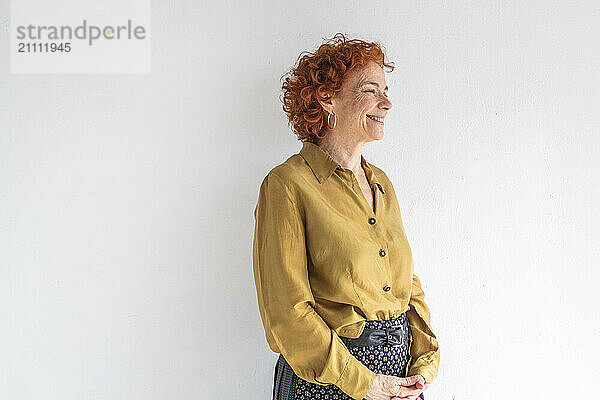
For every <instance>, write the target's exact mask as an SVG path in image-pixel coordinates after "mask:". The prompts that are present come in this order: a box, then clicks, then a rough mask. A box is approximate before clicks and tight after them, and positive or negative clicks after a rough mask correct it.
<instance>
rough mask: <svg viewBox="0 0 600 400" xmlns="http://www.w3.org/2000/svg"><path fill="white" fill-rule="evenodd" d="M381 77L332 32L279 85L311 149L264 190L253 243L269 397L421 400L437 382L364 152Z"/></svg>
mask: <svg viewBox="0 0 600 400" xmlns="http://www.w3.org/2000/svg"><path fill="white" fill-rule="evenodd" d="M383 67H387V68H390V69H391V70H392V71H393V69H394V67H393V65H392V64H388V63H386V62H385V55H384V53H383V51H382V49H381V47H380V46H379V45H378V44H377V43H368V42H364V41H361V40H348V39H346V38H345V37H344V35H342V34H337V35H335V36H334V37H333V38H332V39H330V40H328V41H327V42H326V43H325V44H323V45H322V46H321V47H320V48H319V49H318V50H317V51H316V52H315V53H307V54H305V55H304V56H302V55H301V57H299V59H298V63H297V65H296V66H295V67H294V68H293V69H292V70H291V71H290V72H289V73H288V75H287V77H286V78H285V80H284V83H283V86H282V88H283V98H282V102H283V109H284V111H285V112H286V113H287V115H288V118H289V121H290V125H291V126H292V129H293V131H294V133H295V134H296V135H297V136H298V139H299V140H301V141H302V142H303V144H302V149H301V150H300V151H299V152H298V153H297V154H294V155H292V156H290V157H289V158H288V159H287V160H285V162H283V163H281V164H279V165H277V166H275V167H274V168H273V169H271V171H269V173H268V174H267V176H266V177H265V178H264V179H263V181H262V183H261V185H260V189H259V195H258V202H257V205H256V208H255V209H254V217H255V231H254V241H253V269H254V280H255V284H256V290H257V297H258V305H259V310H260V315H261V319H262V323H263V326H264V328H265V333H266V339H267V343H268V344H269V347H270V348H271V350H273V351H274V352H276V353H280V355H279V359H278V361H277V364H276V366H275V377H274V386H273V399H274V400H277V399H356V400H361V399H363V398H366V399H369V400H384V399H385V400H389V399H400V398H402V399H411V400H413V399H415V398H417V397H420V398H424V397H423V394H422V392H423V391H424V390H426V389H427V388H428V387H429V385H430V384H431V382H432V381H433V379H435V377H436V376H437V372H438V367H439V360H440V355H439V347H438V343H437V340H436V336H435V335H434V334H433V332H432V330H431V327H430V315H429V309H428V307H427V305H426V304H425V302H424V293H423V291H422V290H421V284H420V281H419V279H418V277H417V276H416V275H414V274H413V258H412V253H411V249H410V246H409V244H408V241H407V238H406V234H405V232H404V227H403V224H402V218H401V214H400V210H399V206H398V200H397V198H396V194H395V191H394V188H393V186H392V183H391V182H390V180H389V179H388V177H387V176H386V174H385V173H384V172H383V171H382V170H381V169H379V168H378V167H376V166H375V165H373V164H371V163H369V162H367V161H366V160H365V158H364V157H363V156H362V154H361V153H362V149H363V146H364V145H365V144H366V143H368V142H371V141H373V140H381V139H382V138H383V127H384V120H385V117H386V115H387V113H388V112H389V111H390V109H391V107H392V104H391V103H390V101H389V99H388V97H387V85H386V82H385V73H384V71H383Z"/></svg>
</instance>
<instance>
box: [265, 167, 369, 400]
mask: <svg viewBox="0 0 600 400" xmlns="http://www.w3.org/2000/svg"><path fill="white" fill-rule="evenodd" d="M299 204H300V205H302V203H301V201H299V200H298V199H296V198H295V196H294V193H293V191H292V190H291V189H290V188H289V187H288V186H287V185H286V184H285V183H284V182H283V181H282V178H280V177H279V176H278V175H276V174H275V173H274V172H270V173H269V174H268V175H267V176H266V177H265V179H264V180H263V182H262V184H261V186H260V189H259V195H258V203H257V205H256V208H255V210H254V217H255V230H254V240H253V271H254V280H255V285H256V291H257V298H258V305H259V311H260V315H261V319H262V323H263V326H264V329H265V335H266V338H267V342H268V344H269V346H270V348H271V350H273V351H274V352H278V353H281V354H283V356H284V357H285V359H286V360H287V362H288V363H289V364H290V366H291V367H292V369H293V370H294V372H295V373H296V375H298V376H299V377H301V378H302V379H304V380H306V381H309V382H312V383H315V384H321V385H325V384H334V385H336V386H338V387H339V388H340V389H341V390H342V391H343V392H344V393H346V394H347V395H348V396H350V397H352V398H353V399H356V400H362V399H363V398H364V397H365V396H366V394H367V392H368V390H369V388H370V387H371V385H372V383H373V379H374V378H375V373H374V372H373V371H371V370H369V369H368V368H367V367H366V366H365V365H364V364H362V363H361V362H360V361H359V360H357V359H356V358H355V357H354V356H353V355H352V354H351V353H350V352H349V351H348V349H347V348H346V347H345V346H344V344H343V342H342V341H341V339H340V337H339V336H338V334H337V333H336V332H335V331H334V330H333V329H331V328H330V327H329V326H328V325H327V323H326V322H325V321H324V320H323V318H322V317H321V316H320V315H319V314H318V313H317V312H316V311H315V308H314V306H315V299H314V297H313V293H312V291H311V288H310V283H309V275H308V267H307V265H308V264H307V258H308V255H307V249H306V236H305V235H306V230H305V222H304V213H303V210H302V208H301V207H299V206H298V205H299Z"/></svg>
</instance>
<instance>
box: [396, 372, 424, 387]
mask: <svg viewBox="0 0 600 400" xmlns="http://www.w3.org/2000/svg"><path fill="white" fill-rule="evenodd" d="M420 379H421V375H411V376H407V377H406V378H401V377H396V382H398V383H399V384H400V385H402V386H412V385H414V384H415V383H417V382H418V381H419V380H420Z"/></svg>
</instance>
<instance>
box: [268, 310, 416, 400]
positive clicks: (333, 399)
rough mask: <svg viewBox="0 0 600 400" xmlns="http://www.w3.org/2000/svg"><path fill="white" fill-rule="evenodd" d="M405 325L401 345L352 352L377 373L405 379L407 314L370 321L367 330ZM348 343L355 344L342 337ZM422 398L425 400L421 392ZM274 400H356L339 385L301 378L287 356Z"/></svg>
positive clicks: (278, 373) (277, 371) (278, 369)
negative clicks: (318, 383) (319, 383)
mask: <svg viewBox="0 0 600 400" xmlns="http://www.w3.org/2000/svg"><path fill="white" fill-rule="evenodd" d="M391 326H401V327H402V332H403V340H402V343H401V345H400V346H385V345H380V346H369V347H350V348H349V349H348V350H349V351H350V353H351V354H352V355H353V356H354V357H356V358H357V359H358V360H359V361H360V362H362V363H363V364H364V365H366V366H367V368H369V369H370V370H371V371H373V372H375V373H376V374H385V375H393V376H399V377H404V376H405V371H406V364H407V363H408V360H409V354H410V348H409V347H410V334H411V333H410V327H409V325H408V318H407V317H406V313H404V314H402V315H400V316H399V317H397V318H393V319H390V320H387V321H381V320H374V321H366V324H365V328H370V329H384V328H386V327H391ZM341 339H342V342H343V343H344V344H346V345H347V344H348V343H349V342H351V341H352V339H350V338H346V337H341ZM419 398H420V399H424V396H423V394H422V393H421V396H420V397H419ZM273 400H352V398H351V397H350V396H348V395H347V394H346V393H344V392H342V390H341V389H340V388H339V387H337V386H335V385H317V384H316V383H311V382H307V381H305V380H304V379H302V378H300V377H298V376H297V375H296V374H295V373H294V371H293V370H292V367H290V365H289V364H288V363H287V361H286V360H285V358H284V357H283V355H281V354H280V355H279V358H278V359H277V363H276V364H275V376H274V382H273Z"/></svg>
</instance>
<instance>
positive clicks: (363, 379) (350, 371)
mask: <svg viewBox="0 0 600 400" xmlns="http://www.w3.org/2000/svg"><path fill="white" fill-rule="evenodd" d="M374 380H375V372H373V371H371V370H370V369H369V368H367V366H366V365H364V364H363V363H361V362H360V361H358V359H357V358H356V357H354V356H353V355H352V354H351V355H350V358H349V359H348V362H347V363H346V367H345V368H344V370H343V371H342V375H341V376H340V379H338V381H337V382H336V383H335V385H336V386H337V387H339V388H340V389H341V390H342V392H344V393H346V394H347V395H348V396H350V397H352V398H353V399H354V400H362V399H363V398H364V397H365V396H366V395H367V393H368V392H369V389H370V388H371V385H373V381H374Z"/></svg>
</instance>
